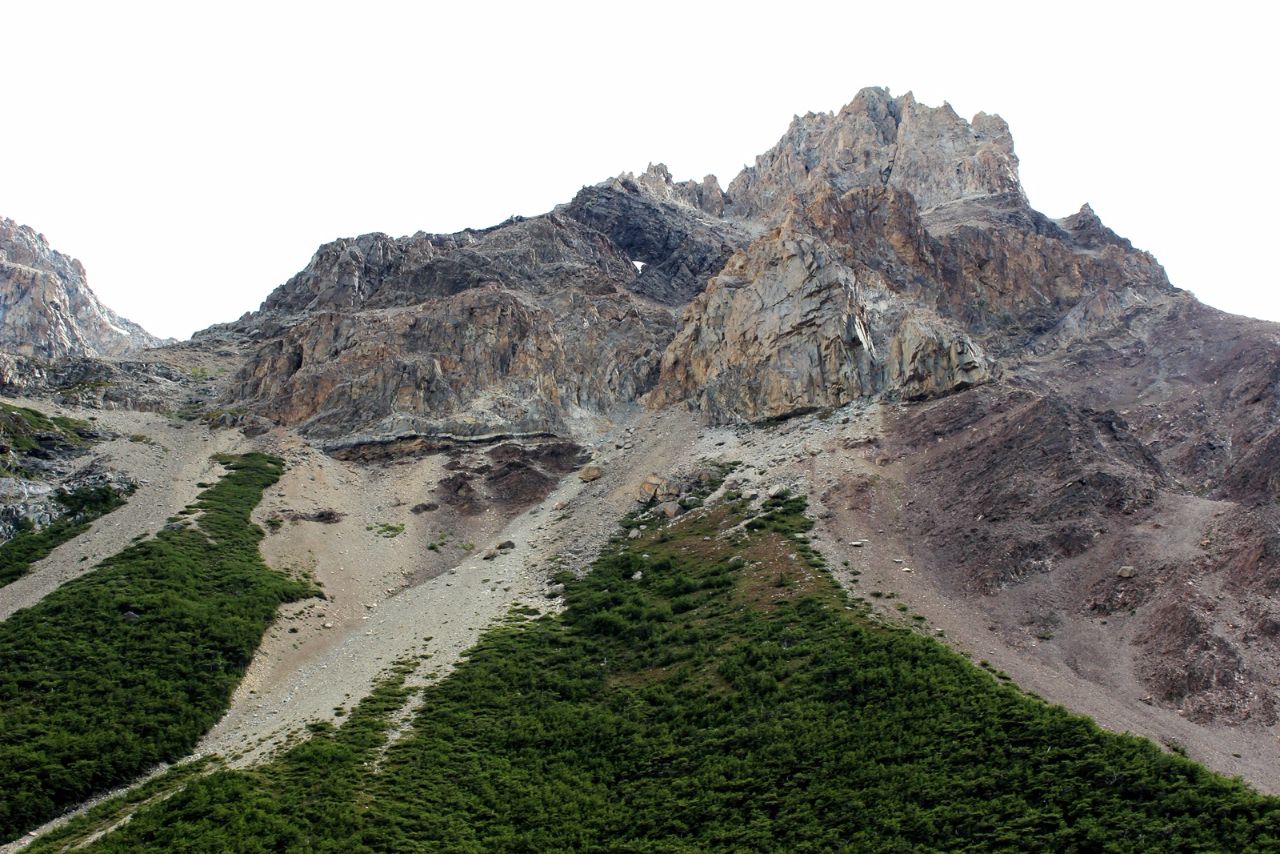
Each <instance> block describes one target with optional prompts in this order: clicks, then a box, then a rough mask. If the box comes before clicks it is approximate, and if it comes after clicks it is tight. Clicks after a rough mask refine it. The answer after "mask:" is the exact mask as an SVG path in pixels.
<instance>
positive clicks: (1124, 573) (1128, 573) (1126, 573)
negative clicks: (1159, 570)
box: [1116, 566, 1134, 578]
mask: <svg viewBox="0 0 1280 854" xmlns="http://www.w3.org/2000/svg"><path fill="white" fill-rule="evenodd" d="M1116 575H1118V576H1120V577H1121V578H1133V575H1134V568H1133V567H1131V566H1122V567H1120V568H1119V569H1117V570H1116Z"/></svg>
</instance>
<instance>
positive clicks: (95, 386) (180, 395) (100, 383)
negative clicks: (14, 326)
mask: <svg viewBox="0 0 1280 854" xmlns="http://www.w3.org/2000/svg"><path fill="white" fill-rule="evenodd" d="M196 385H197V382H196V380H195V378H194V377H193V376H192V375H191V374H190V373H184V372H183V371H181V370H179V369H177V368H175V367H174V366H172V365H169V364H166V363H165V362H161V361H142V360H137V359H124V358H117V359H110V360H106V359H96V358H91V357H88V356H74V357H68V358H63V359H58V360H56V361H46V360H44V359H38V358H35V357H29V356H13V355H10V354H7V353H0V394H4V395H6V396H10V397H41V398H47V399H49V400H52V401H54V402H55V403H59V404H62V405H66V406H84V407H89V408H93V409H134V410H138V411H143V412H166V411H174V410H176V409H178V408H180V407H181V406H182V405H183V404H184V403H186V402H187V401H188V400H189V399H190V398H191V396H192V394H193V393H196V392H198V391H199V390H200V389H197V388H193V386H196ZM205 385H208V383H205Z"/></svg>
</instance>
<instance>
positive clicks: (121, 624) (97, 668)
mask: <svg viewBox="0 0 1280 854" xmlns="http://www.w3.org/2000/svg"><path fill="white" fill-rule="evenodd" d="M218 459H219V461H220V462H221V463H222V464H223V465H224V466H225V467H226V468H227V470H228V471H227V473H226V474H225V475H224V476H223V478H222V479H221V480H220V481H219V482H218V483H217V484H215V485H214V486H212V487H210V488H209V489H207V490H205V491H204V492H202V493H201V494H200V496H199V498H198V499H197V500H196V503H195V505H194V507H195V508H196V509H197V510H198V511H202V512H200V513H199V514H198V515H197V516H196V517H194V518H195V519H196V524H195V525H194V526H190V527H183V528H182V529H180V530H162V531H160V532H159V533H158V534H157V535H156V536H154V537H152V538H149V539H145V540H142V541H140V542H137V543H135V544H134V545H131V546H129V547H128V548H126V549H125V550H124V551H122V552H120V553H119V554H117V555H115V556H114V557H111V558H108V559H107V560H105V561H103V562H102V563H101V564H99V565H98V566H97V567H96V568H95V569H94V570H93V571H91V572H89V573H88V574H86V575H83V576H81V577H80V578H77V579H75V580H73V581H70V582H68V583H66V584H64V585H63V586H62V587H60V588H59V589H57V590H56V591H54V592H53V593H50V594H49V595H48V596H46V597H45V598H44V599H43V600H42V601H40V602H39V603H38V604H37V605H35V606H33V607H31V608H27V609H25V610H22V611H18V612H16V613H15V614H13V615H12V616H11V617H9V619H8V620H6V621H5V622H3V623H0V839H4V840H7V839H12V838H13V837H14V836H16V835H18V834H19V833H21V832H23V831H25V830H27V829H29V828H31V827H34V826H36V825H38V824H40V823H41V822H43V821H46V820H48V819H50V818H52V817H54V816H55V815H57V814H58V813H59V812H61V811H62V810H64V809H66V808H67V807H70V806H72V805H74V804H77V803H79V802H81V801H82V800H84V799H85V798H87V797H89V796H91V795H93V794H96V793H99V792H101V791H103V790H105V789H107V788H109V787H111V786H115V785H118V784H121V783H124V782H127V781H129V780H131V779H133V778H134V777H136V776H137V775H138V774H140V773H141V772H143V771H145V770H146V769H148V768H151V767H152V766H154V765H156V764H157V763H159V762H163V761H170V760H174V759H177V758H179V757H181V756H183V755H185V754H186V753H187V752H189V751H190V750H191V748H192V747H193V746H194V745H195V743H196V741H197V739H199V737H200V736H201V735H202V734H203V733H204V732H205V731H206V730H208V728H209V727H210V726H212V725H213V723H214V722H216V721H217V719H218V717H219V716H220V715H221V714H222V712H223V711H224V710H225V709H226V706H227V703H228V702H229V700H230V697H231V692H232V689H233V688H234V687H235V685H236V683H237V682H238V681H239V679H240V677H241V675H242V674H243V673H244V669H245V667H246V666H247V665H248V663H249V659H250V657H251V656H252V655H253V652H254V650H255V649H256V648H257V646H258V642H259V641H260V640H261V637H262V634H263V632H264V631H265V630H266V627H267V625H268V624H269V623H270V622H271V620H272V618H273V615H274V614H275V611H276V608H277V606H278V605H279V604H280V603H281V602H285V601H290V600H295V599H298V598H301V597H304V596H307V595H309V594H311V593H312V592H313V587H312V586H311V585H309V584H306V583H303V582H300V581H296V580H292V579H290V578H288V577H286V576H285V575H283V574H281V573H277V572H273V571H272V570H270V569H269V568H268V567H267V566H266V565H265V564H264V563H263V562H262V559H261V557H260V556H259V554H258V542H259V540H260V539H261V538H262V531H261V530H260V529H259V528H258V527H257V526H255V525H254V524H252V522H250V520H249V512H250V511H251V510H252V509H253V507H254V506H255V505H256V504H257V503H258V501H259V499H260V498H261V496H262V491H263V490H264V489H265V488H266V487H267V486H269V485H270V484H272V483H274V482H275V481H276V480H277V479H278V478H279V476H280V474H281V472H282V471H283V462H282V461H281V460H279V459H278V458H275V457H270V456H266V455H263V454H246V455H244V456H237V457H220V458H218Z"/></svg>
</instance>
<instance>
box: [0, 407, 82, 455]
mask: <svg viewBox="0 0 1280 854" xmlns="http://www.w3.org/2000/svg"><path fill="white" fill-rule="evenodd" d="M90 430H91V428H90V426H89V422H87V421H81V420H79V419H77V418H67V417H66V416H63V415H45V414H44V413H43V412H40V411H39V410H36V409H30V408H28V407H26V406H14V405H13V404H11V403H0V443H3V444H5V445H8V446H9V448H11V449H12V450H15V451H31V450H34V449H35V448H37V447H39V444H40V443H39V441H38V436H39V434H41V433H46V434H54V435H55V436H56V437H57V441H59V442H62V443H65V444H72V445H82V444H84V442H85V439H86V438H87V435H88V434H89V432H90Z"/></svg>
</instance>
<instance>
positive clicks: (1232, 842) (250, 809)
mask: <svg viewBox="0 0 1280 854" xmlns="http://www.w3.org/2000/svg"><path fill="white" fill-rule="evenodd" d="M735 506H738V505H735ZM803 515H804V514H803V502H802V500H801V499H799V498H797V497H795V496H780V497H779V498H777V499H775V500H772V501H771V502H768V503H767V504H766V507H765V508H764V510H763V512H762V513H761V515H759V516H758V517H757V518H756V520H755V521H757V522H760V524H758V525H752V526H749V527H750V530H749V531H745V532H744V531H742V529H737V530H734V528H735V526H736V525H737V524H738V523H739V522H741V521H742V518H741V517H740V515H739V513H738V511H737V510H733V509H731V508H730V507H729V506H726V505H720V506H713V507H708V508H704V509H702V510H698V511H694V512H691V513H689V514H687V515H686V516H684V517H681V518H680V519H678V520H677V521H675V522H673V523H671V524H670V525H668V526H661V525H659V524H658V523H657V522H654V523H653V524H651V525H650V529H648V530H646V531H645V532H644V533H643V534H642V535H641V536H640V537H639V538H637V539H635V540H629V539H625V538H623V537H622V536H619V537H617V538H615V539H613V540H612V541H611V542H610V543H609V544H608V545H607V547H606V548H605V549H604V552H603V554H602V556H601V557H600V558H599V560H597V562H596V563H595V566H594V568H593V571H592V572H591V573H590V574H588V575H587V576H586V577H584V578H581V579H573V578H572V577H571V575H570V574H566V575H565V580H566V589H565V593H564V596H565V601H566V604H567V608H566V610H564V611H563V612H562V613H561V614H559V615H556V616H543V617H538V618H535V619H526V617H527V616H532V615H527V614H519V615H513V618H512V620H511V621H509V622H508V623H507V624H505V625H504V626H502V627H499V628H497V629H494V630H492V631H490V632H489V633H488V634H486V636H485V637H484V639H483V640H482V641H481V643H480V644H479V645H478V646H477V647H476V648H475V649H474V650H473V651H472V652H471V654H470V655H469V657H468V658H467V660H466V661H464V662H463V663H461V664H460V666H459V667H458V668H457V669H456V670H455V671H453V673H452V674H451V675H450V676H449V677H447V678H445V679H444V680H442V681H441V682H439V683H436V684H435V685H433V686H431V687H429V688H427V689H425V692H424V696H423V705H422V707H421V709H420V711H419V712H418V713H417V714H416V716H415V717H414V719H413V724H412V727H411V728H410V729H409V731H408V732H406V733H405V734H403V735H402V736H401V737H400V738H399V739H397V740H395V741H393V742H392V743H390V744H389V745H388V744H387V743H386V733H387V731H388V729H389V726H390V724H389V721H390V720H391V717H392V715H393V713H394V712H395V710H396V709H397V708H398V707H399V705H400V704H401V703H403V702H404V701H405V699H406V698H407V694H408V692H407V691H406V690H405V689H404V687H403V681H402V680H403V677H404V673H405V672H407V671H408V669H409V668H410V667H411V665H408V664H404V665H402V666H401V668H400V670H399V671H398V672H396V673H393V674H392V676H391V678H389V679H388V680H387V681H385V682H384V683H383V684H382V685H381V686H380V687H379V688H378V689H377V690H376V691H375V692H374V693H373V695H371V697H370V698H368V699H366V700H365V701H363V702H361V703H359V704H357V706H356V707H354V708H353V709H352V710H351V713H350V714H349V715H348V716H347V717H346V718H345V719H344V723H343V725H342V726H340V727H337V728H334V727H331V726H328V725H315V726H314V727H313V734H312V735H311V737H310V738H309V739H308V740H307V741H305V742H303V743H301V744H300V745H298V746H296V747H294V748H293V749H291V750H290V751H288V752H286V753H285V754H283V755H282V756H281V757H280V758H278V759H276V760H274V761H272V762H269V763H267V764H264V765H261V766H257V767H255V768H251V769H248V770H243V771H228V770H219V771H214V772H213V773H210V774H208V775H205V776H202V777H199V778H198V779H195V780H193V781H192V782H190V783H189V784H187V785H186V786H185V788H183V789H182V790H181V791H179V792H177V793H176V794H174V795H173V796H172V797H170V798H169V799H168V800H165V801H164V802H163V803H157V804H154V805H152V806H149V807H147V808H144V809H142V810H140V811H138V812H137V813H136V814H134V815H133V817H132V819H131V820H130V821H129V822H127V823H125V824H123V825H121V826H119V827H118V829H116V830H114V831H113V832H111V833H109V834H108V835H106V836H104V837H102V838H100V839H98V840H97V841H96V842H95V843H93V845H92V846H91V847H92V848H94V849H96V850H102V851H121V852H123V851H139V850H172V849H178V848H181V849H182V850H193V851H244V852H251V851H279V850H298V851H344V852H346V851H444V850H447V851H514V850H522V851H562V850H612V851H714V850H749V851H754V850H769V851H831V850H852V851H917V850H939V849H942V850H948V851H972V852H986V851H1025V850H1036V851H1043V850H1053V849H1061V850H1065V851H1175V850H1177V851H1192V850H1205V851H1208V850H1213V851H1224V850H1226V851H1236V850H1238V851H1273V850H1277V848H1278V847H1280V801H1277V800H1276V799H1272V798H1266V797H1263V796H1260V795H1258V794H1256V793H1254V792H1252V791H1251V790H1249V789H1248V788H1246V787H1245V786H1244V785H1243V784H1241V783H1239V782H1237V781H1231V780H1227V779H1225V778H1222V777H1219V776H1217V775H1215V774H1213V773H1211V772H1209V771H1207V770H1205V769H1204V768H1202V767H1200V766H1198V765H1196V764H1194V763H1192V762H1190V761H1188V760H1186V759H1184V758H1183V757H1181V756H1177V755H1172V754H1169V753H1165V752H1163V751H1161V750H1160V749H1159V748H1158V747H1156V746H1155V745H1154V744H1152V743H1151V742H1149V741H1146V740H1144V739H1139V738H1134V737H1130V736H1122V735H1114V734H1111V733H1107V732H1104V731H1103V730H1101V729H1099V728H1098V727H1097V726H1096V725H1094V724H1093V723H1092V722H1090V721H1089V720H1087V719H1086V718H1083V717H1080V716H1078V715H1074V714H1071V713H1069V712H1067V711H1065V710H1064V709H1062V708H1059V707H1054V706H1049V705H1047V704H1045V703H1044V702H1042V701H1040V700H1038V699H1036V698H1034V697H1031V696H1029V695H1026V694H1023V693H1021V692H1020V691H1019V690H1018V689H1017V688H1016V687H1014V686H1011V685H1008V684H1004V683H1002V682H1000V681H998V680H997V679H996V678H995V677H994V676H993V675H992V674H990V673H987V672H985V671H984V670H982V669H980V668H978V667H975V666H973V665H971V664H970V663H968V662H967V661H966V660H965V659H964V658H963V657H962V656H960V655H957V654H955V653H953V652H951V651H950V650H948V649H947V648H946V647H944V646H942V645H941V644H939V643H937V642H936V641H933V640H931V639H929V638H927V637H923V636H922V635H920V634H917V633H915V632H912V631H910V630H909V629H906V628H900V627H894V626H889V625H885V624H883V623H881V622H878V621H877V620H876V618H874V617H873V615H872V614H871V612H870V611H869V610H868V609H867V607H866V606H863V605H855V604H853V603H851V602H850V601H849V600H848V599H847V598H846V597H845V596H844V595H843V593H842V592H841V591H840V590H839V588H838V587H837V586H836V585H835V584H834V582H833V581H832V580H831V578H830V576H829V574H828V573H827V571H826V570H825V568H824V567H823V566H822V564H821V563H820V559H818V558H811V557H809V556H807V555H802V554H800V553H798V552H797V550H796V549H797V543H796V541H795V539H794V534H795V533H796V532H798V531H800V532H802V531H803V530H804V529H805V524H804V521H805V520H804V519H803ZM779 581H781V582H782V583H779ZM91 830H92V828H91V827H89V826H88V824H87V819H86V822H82V823H81V824H80V825H78V832H80V833H81V834H82V835H81V836H80V838H81V839H87V838H89V837H88V836H87V835H83V834H88V833H89V832H90V831H91Z"/></svg>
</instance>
